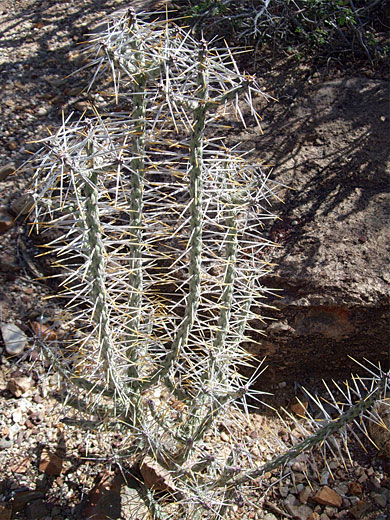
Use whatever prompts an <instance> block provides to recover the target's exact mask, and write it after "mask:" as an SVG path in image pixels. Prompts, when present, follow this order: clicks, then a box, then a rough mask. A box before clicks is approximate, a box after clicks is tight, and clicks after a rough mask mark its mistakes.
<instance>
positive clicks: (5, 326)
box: [1, 323, 27, 356]
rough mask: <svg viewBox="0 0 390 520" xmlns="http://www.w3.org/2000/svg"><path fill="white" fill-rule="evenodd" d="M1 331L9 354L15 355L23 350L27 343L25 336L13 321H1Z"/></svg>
mask: <svg viewBox="0 0 390 520" xmlns="http://www.w3.org/2000/svg"><path fill="white" fill-rule="evenodd" d="M1 333H2V336H3V340H4V345H5V350H6V351H7V353H8V354H10V355H11V356H12V355H13V356H17V355H19V354H21V353H22V352H23V350H24V349H25V347H26V345H27V336H26V335H25V333H24V332H23V331H22V330H20V329H19V327H17V326H16V325H15V324H14V323H2V324H1Z"/></svg>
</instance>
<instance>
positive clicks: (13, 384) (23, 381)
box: [7, 376, 33, 422]
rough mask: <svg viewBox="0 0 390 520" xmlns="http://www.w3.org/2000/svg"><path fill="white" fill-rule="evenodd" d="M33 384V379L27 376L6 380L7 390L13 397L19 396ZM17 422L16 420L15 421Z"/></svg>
mask: <svg viewBox="0 0 390 520" xmlns="http://www.w3.org/2000/svg"><path fill="white" fill-rule="evenodd" d="M32 386H33V381H32V379H30V378H29V377H27V376H18V377H13V378H11V379H10V380H9V381H8V384H7V390H8V391H9V392H11V394H12V395H13V396H15V397H21V396H22V395H23V394H25V393H26V392H28V391H29V390H30V388H32ZM15 422H18V421H15Z"/></svg>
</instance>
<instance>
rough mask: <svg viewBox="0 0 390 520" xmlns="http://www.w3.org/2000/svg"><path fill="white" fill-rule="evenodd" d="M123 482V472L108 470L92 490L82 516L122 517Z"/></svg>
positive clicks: (103, 518)
mask: <svg viewBox="0 0 390 520" xmlns="http://www.w3.org/2000/svg"><path fill="white" fill-rule="evenodd" d="M123 483H124V479H123V477H122V475H121V474H119V475H113V474H112V473H110V472H108V471H107V472H106V473H105V474H104V475H103V476H102V479H101V480H100V482H99V483H98V484H97V485H96V486H95V487H94V488H93V489H92V490H91V491H90V493H89V495H88V497H87V502H86V506H85V507H84V509H83V516H82V518H86V519H88V520H92V519H93V520H105V519H106V518H107V519H108V518H119V517H121V487H122V485H123ZM136 516H137V515H135V516H134V518H136ZM131 518H132V517H131ZM145 518H146V517H145Z"/></svg>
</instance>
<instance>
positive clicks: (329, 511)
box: [324, 506, 337, 518]
mask: <svg viewBox="0 0 390 520" xmlns="http://www.w3.org/2000/svg"><path fill="white" fill-rule="evenodd" d="M324 513H325V514H326V515H328V516H329V518H332V517H333V516H334V515H335V514H336V513H337V508H336V507H330V506H326V507H325V509H324Z"/></svg>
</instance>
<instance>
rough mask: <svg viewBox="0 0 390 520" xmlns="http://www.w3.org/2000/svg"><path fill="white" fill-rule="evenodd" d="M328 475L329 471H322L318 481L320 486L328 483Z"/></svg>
mask: <svg viewBox="0 0 390 520" xmlns="http://www.w3.org/2000/svg"><path fill="white" fill-rule="evenodd" d="M329 477H330V473H329V471H324V472H323V473H322V474H321V481H320V484H321V486H325V484H327V483H328V481H329Z"/></svg>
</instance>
